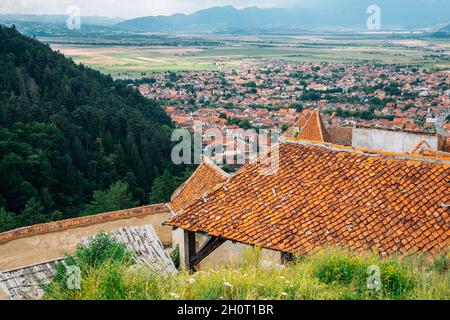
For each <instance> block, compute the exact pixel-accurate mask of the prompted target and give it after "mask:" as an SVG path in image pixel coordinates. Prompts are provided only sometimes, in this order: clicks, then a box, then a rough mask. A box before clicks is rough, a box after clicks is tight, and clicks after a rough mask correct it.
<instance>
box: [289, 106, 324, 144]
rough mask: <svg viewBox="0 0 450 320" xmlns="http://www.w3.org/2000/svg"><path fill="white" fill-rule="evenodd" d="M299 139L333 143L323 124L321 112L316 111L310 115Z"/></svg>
mask: <svg viewBox="0 0 450 320" xmlns="http://www.w3.org/2000/svg"><path fill="white" fill-rule="evenodd" d="M297 139H298V140H312V141H320V142H330V143H333V140H332V139H331V136H330V134H329V133H328V131H327V128H326V127H325V124H324V123H323V120H322V117H321V116H320V113H319V110H314V112H313V113H311V114H310V116H309V118H308V120H307V121H306V123H305V125H304V127H303V129H302V130H301V131H300V134H299V135H298V137H297Z"/></svg>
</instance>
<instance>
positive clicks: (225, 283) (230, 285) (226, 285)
mask: <svg viewBox="0 0 450 320" xmlns="http://www.w3.org/2000/svg"><path fill="white" fill-rule="evenodd" d="M223 285H224V286H225V287H230V288H233V285H232V284H231V283H229V282H227V281H225V282H224V283H223Z"/></svg>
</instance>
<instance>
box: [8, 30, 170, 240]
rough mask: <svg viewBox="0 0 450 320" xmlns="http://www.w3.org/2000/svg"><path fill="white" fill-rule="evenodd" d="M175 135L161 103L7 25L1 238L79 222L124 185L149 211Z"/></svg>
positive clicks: (168, 165) (166, 165)
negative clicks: (101, 197)
mask: <svg viewBox="0 0 450 320" xmlns="http://www.w3.org/2000/svg"><path fill="white" fill-rule="evenodd" d="M171 129H172V123H171V121H170V119H169V118H168V117H167V116H166V114H165V113H164V111H163V110H162V108H161V107H160V106H159V105H158V104H157V103H156V102H153V101H149V100H147V99H145V98H144V97H143V96H142V95H140V94H139V93H138V92H137V91H135V90H133V89H130V88H128V87H127V86H126V85H124V84H121V83H118V82H114V81H113V79H112V78H111V77H110V76H105V75H102V74H101V73H99V72H97V71H94V70H92V69H90V68H87V67H85V66H83V65H76V64H75V63H74V62H73V61H72V60H70V59H67V58H65V57H64V56H63V55H62V54H59V53H56V52H53V51H52V50H51V49H50V47H48V46H47V45H45V44H42V43H40V42H39V41H37V40H35V39H31V38H27V37H25V36H23V35H21V34H20V33H19V32H18V31H17V30H15V28H7V27H3V26H0V180H1V184H0V231H5V230H9V229H12V228H16V227H20V226H25V225H30V224H35V223H40V222H45V221H50V220H55V219H61V218H68V217H73V216H77V215H79V214H80V212H82V211H83V210H85V208H86V206H85V205H86V204H87V203H89V202H90V201H91V200H92V195H93V193H94V191H97V190H106V189H108V188H109V187H110V186H111V185H113V184H114V183H116V182H118V181H123V183H126V184H128V190H129V193H130V194H131V197H132V200H133V201H132V202H130V201H129V202H128V203H135V204H139V203H146V202H147V201H148V194H149V192H150V191H151V187H152V185H153V182H154V180H155V178H156V177H158V176H160V175H161V174H162V173H163V172H164V170H165V169H170V170H172V168H171V163H170V151H171V145H170V134H171ZM126 184H125V185H126ZM116 189H117V188H116ZM119 189H120V188H119ZM125 190H126V188H125ZM125 198H127V197H126V196H125ZM97 200H98V199H97Z"/></svg>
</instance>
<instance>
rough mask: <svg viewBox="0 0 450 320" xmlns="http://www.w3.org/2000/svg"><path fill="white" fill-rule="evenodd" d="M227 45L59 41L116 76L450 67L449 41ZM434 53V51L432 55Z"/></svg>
mask: <svg viewBox="0 0 450 320" xmlns="http://www.w3.org/2000/svg"><path fill="white" fill-rule="evenodd" d="M223 43H224V45H223V46H214V47H212V46H211V47H206V46H205V47H198V46H126V45H115V46H107V45H86V46H85V45H79V44H76V45H75V44H54V45H52V48H53V49H55V50H59V51H61V52H62V53H64V54H65V55H66V56H69V57H72V58H73V59H74V60H75V61H76V62H79V63H83V64H86V65H88V66H90V67H92V68H94V69H97V70H99V71H101V72H103V73H106V74H111V75H112V76H113V77H115V78H124V77H132V78H134V77H139V76H142V75H143V74H149V73H155V72H163V71H176V72H179V71H199V70H208V71H211V70H220V69H222V68H235V67H237V66H239V65H240V64H242V63H251V62H252V61H255V60H259V59H270V60H284V61H293V62H299V63H302V62H358V61H371V62H374V63H382V64H403V65H404V64H408V65H417V66H423V67H427V68H439V69H449V68H450V60H449V58H448V55H447V57H445V56H443V57H440V56H435V55H434V53H435V52H436V51H437V50H443V51H444V52H446V51H447V52H448V50H449V48H450V45H449V43H448V42H446V41H429V40H413V39H412V40H409V39H406V40H389V41H388V40H379V39H375V40H373V41H370V40H367V39H364V38H362V39H359V38H358V39H348V38H336V37H285V38H280V39H278V40H276V41H275V40H273V39H272V40H271V39H270V38H269V39H266V38H258V37H252V38H242V39H239V38H238V39H234V42H232V41H230V40H228V39H224V40H223ZM430 56H431V57H430Z"/></svg>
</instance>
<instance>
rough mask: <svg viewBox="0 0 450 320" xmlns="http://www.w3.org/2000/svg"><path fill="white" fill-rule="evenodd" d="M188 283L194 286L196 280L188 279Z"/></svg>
mask: <svg viewBox="0 0 450 320" xmlns="http://www.w3.org/2000/svg"><path fill="white" fill-rule="evenodd" d="M187 281H188V282H189V283H190V284H194V283H195V279H194V278H189V279H187Z"/></svg>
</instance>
